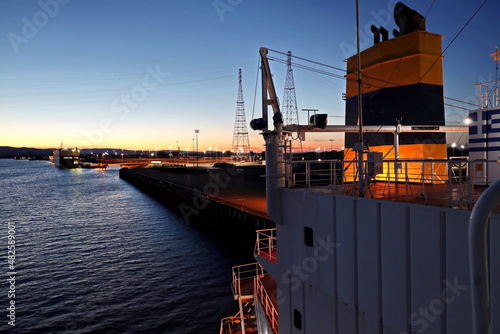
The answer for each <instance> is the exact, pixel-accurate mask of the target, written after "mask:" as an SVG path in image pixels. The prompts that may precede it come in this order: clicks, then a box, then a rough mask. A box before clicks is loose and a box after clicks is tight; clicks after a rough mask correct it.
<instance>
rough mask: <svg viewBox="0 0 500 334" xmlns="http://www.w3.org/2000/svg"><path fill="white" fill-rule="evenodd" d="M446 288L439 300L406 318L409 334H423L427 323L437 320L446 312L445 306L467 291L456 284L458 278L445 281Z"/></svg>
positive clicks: (405, 333)
mask: <svg viewBox="0 0 500 334" xmlns="http://www.w3.org/2000/svg"><path fill="white" fill-rule="evenodd" d="M444 284H445V285H446V287H445V288H444V289H443V290H441V294H440V296H439V298H435V299H433V300H431V301H430V302H429V304H428V305H427V307H419V308H418V311H415V312H413V313H412V314H411V315H410V317H409V318H408V322H409V324H410V325H411V327H412V331H411V333H423V332H424V331H425V330H426V329H427V327H428V326H429V323H432V322H434V321H436V319H438V317H439V316H440V315H441V314H442V313H443V312H444V311H445V310H446V307H447V305H449V304H452V303H453V302H455V301H456V300H457V298H458V297H460V296H461V295H462V292H463V291H465V290H467V288H468V286H467V285H462V284H460V283H459V282H458V277H455V278H454V279H453V282H450V280H448V279H445V280H444ZM399 334H410V333H408V332H407V331H402V332H400V333H399Z"/></svg>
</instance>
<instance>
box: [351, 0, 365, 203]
mask: <svg viewBox="0 0 500 334" xmlns="http://www.w3.org/2000/svg"><path fill="white" fill-rule="evenodd" d="M359 26H360V23H359V0H356V50H357V55H356V63H357V80H356V81H357V85H358V126H359V131H358V135H359V138H358V139H359V143H358V145H356V147H354V148H353V150H355V151H356V154H357V158H358V191H359V195H360V196H364V187H365V176H364V174H365V173H364V163H363V153H364V143H363V96H362V86H361V50H360V48H361V46H360V36H359Z"/></svg>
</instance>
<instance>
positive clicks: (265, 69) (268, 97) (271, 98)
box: [259, 47, 283, 130]
mask: <svg viewBox="0 0 500 334" xmlns="http://www.w3.org/2000/svg"><path fill="white" fill-rule="evenodd" d="M259 53H260V58H261V64H262V66H261V71H262V118H263V119H264V120H265V121H266V122H267V120H268V114H267V111H268V106H271V107H272V108H273V122H274V127H275V129H276V128H277V127H278V125H279V124H283V117H282V115H281V111H280V106H279V101H278V96H277V95H276V89H275V88H274V82H273V75H272V73H271V67H270V66H269V59H268V58H267V53H268V50H267V48H264V47H261V48H260V50H259ZM265 130H267V127H266V129H265Z"/></svg>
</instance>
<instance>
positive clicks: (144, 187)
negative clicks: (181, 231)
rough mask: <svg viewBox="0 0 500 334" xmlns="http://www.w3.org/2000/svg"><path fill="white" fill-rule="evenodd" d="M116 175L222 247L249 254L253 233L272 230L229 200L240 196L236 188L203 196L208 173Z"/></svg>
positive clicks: (265, 220)
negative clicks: (171, 210) (236, 193)
mask: <svg viewBox="0 0 500 334" xmlns="http://www.w3.org/2000/svg"><path fill="white" fill-rule="evenodd" d="M197 174H199V175H197ZM119 175H120V178H122V179H123V180H125V181H127V182H129V183H130V184H132V185H133V186H135V187H136V188H138V189H139V190H141V191H143V192H144V193H146V194H148V195H150V196H152V197H154V198H155V199H156V200H158V201H159V202H161V203H163V204H165V205H166V206H168V207H170V208H172V209H174V210H176V211H177V213H178V214H179V215H180V216H181V217H183V218H184V220H185V221H186V223H188V224H193V225H194V226H196V228H198V229H199V230H201V231H203V232H204V233H207V234H209V235H210V236H211V237H212V238H215V239H217V240H218V241H219V242H221V243H223V244H224V245H225V246H229V247H233V246H238V249H237V250H238V252H239V251H241V252H242V253H245V254H252V253H253V250H254V247H255V238H256V232H255V231H257V230H261V229H268V228H274V227H275V225H274V223H272V222H271V221H270V220H269V219H268V218H267V215H266V214H265V213H264V212H261V211H259V210H253V209H252V208H250V207H242V206H240V204H238V203H236V202H235V201H232V198H234V197H240V196H235V194H234V192H235V191H236V188H235V187H232V188H233V189H232V190H231V187H229V186H227V187H226V188H225V189H224V190H225V191H221V192H220V193H218V194H217V195H218V196H211V195H209V194H206V193H204V192H203V189H204V188H206V187H204V185H206V184H210V183H209V182H210V178H208V173H199V172H198V173H190V172H181V173H172V172H160V171H153V170H151V169H149V170H148V169H146V168H145V169H141V168H138V169H133V168H122V169H120V171H119ZM186 180H189V182H187V181H186ZM235 182H241V180H239V181H235ZM243 182H244V181H243ZM213 184H214V183H212V185H213ZM212 188H213V187H212ZM238 189H239V190H238V191H240V192H244V191H245V188H241V185H239V187H238ZM242 189H243V190H242ZM246 190H248V188H247V189H246ZM250 191H251V190H250ZM264 200H265V198H264Z"/></svg>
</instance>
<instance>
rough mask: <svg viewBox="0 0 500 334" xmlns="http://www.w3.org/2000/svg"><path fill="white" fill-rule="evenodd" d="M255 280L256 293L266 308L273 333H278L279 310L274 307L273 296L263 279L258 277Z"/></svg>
mask: <svg viewBox="0 0 500 334" xmlns="http://www.w3.org/2000/svg"><path fill="white" fill-rule="evenodd" d="M254 282H255V283H254V284H255V288H254V290H255V295H256V297H257V299H258V300H259V302H260V304H261V305H262V307H263V309H264V313H265V314H266V317H267V319H268V321H269V324H270V326H271V329H272V330H273V333H274V334H278V310H276V307H274V304H273V302H272V301H271V297H269V294H268V293H267V291H266V289H265V288H264V284H263V283H262V281H261V279H260V278H256V279H255V281H254Z"/></svg>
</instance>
